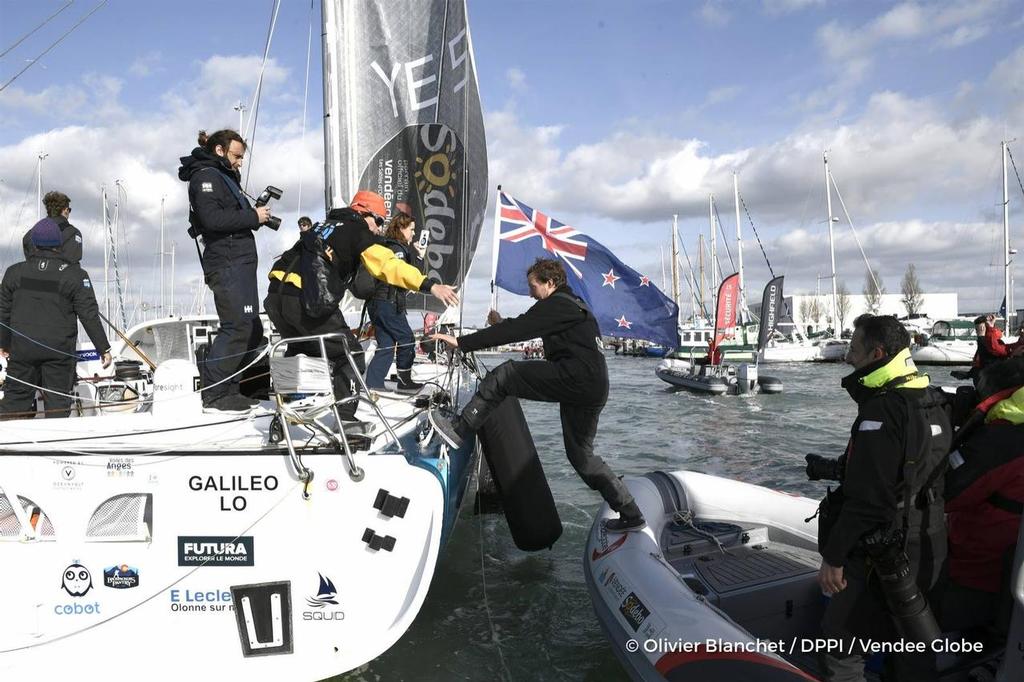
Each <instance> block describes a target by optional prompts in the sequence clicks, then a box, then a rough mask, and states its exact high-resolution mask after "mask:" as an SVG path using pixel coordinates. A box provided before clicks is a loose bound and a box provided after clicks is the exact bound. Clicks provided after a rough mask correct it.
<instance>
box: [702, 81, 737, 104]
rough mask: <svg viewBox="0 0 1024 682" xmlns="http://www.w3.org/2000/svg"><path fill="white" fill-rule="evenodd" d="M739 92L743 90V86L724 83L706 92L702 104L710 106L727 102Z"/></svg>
mask: <svg viewBox="0 0 1024 682" xmlns="http://www.w3.org/2000/svg"><path fill="white" fill-rule="evenodd" d="M741 92H743V88H741V87H739V86H737V85H726V86H723V87H721V88H715V89H714V90H712V91H711V92H709V93H708V95H707V97H705V98H704V106H705V107H711V106H714V105H716V104H721V103H723V102H729V101H731V100H734V99H736V97H737V95H739V94H740V93H741Z"/></svg>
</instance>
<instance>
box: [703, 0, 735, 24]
mask: <svg viewBox="0 0 1024 682" xmlns="http://www.w3.org/2000/svg"><path fill="white" fill-rule="evenodd" d="M697 16H698V17H700V19H701V21H703V22H704V23H705V24H707V25H708V26H725V25H727V24H728V23H729V22H730V21H731V20H732V14H731V13H730V12H729V10H727V9H726V8H725V5H724V3H722V2H721V0H706V1H705V2H704V4H703V5H702V6H701V8H700V10H698V12H697Z"/></svg>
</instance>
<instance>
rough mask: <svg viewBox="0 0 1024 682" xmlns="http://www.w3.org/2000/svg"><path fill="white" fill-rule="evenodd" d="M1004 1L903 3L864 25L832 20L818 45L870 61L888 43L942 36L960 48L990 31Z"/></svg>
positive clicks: (840, 57) (837, 56)
mask: <svg viewBox="0 0 1024 682" xmlns="http://www.w3.org/2000/svg"><path fill="white" fill-rule="evenodd" d="M1003 4H1004V3H1003V2H999V1H994V2H978V1H977V0H956V1H955V2H948V3H928V4H917V3H915V2H904V3H901V4H899V5H896V6H895V7H893V8H891V9H889V10H888V11H886V12H885V13H883V14H881V15H879V16H877V17H875V18H874V19H872V20H871V21H868V22H866V23H865V24H863V25H861V26H849V25H846V24H842V23H840V22H838V21H831V22H829V23H827V24H825V25H824V26H822V27H821V28H819V29H818V32H817V40H818V43H819V45H821V46H822V48H823V49H824V50H825V53H826V54H827V55H828V56H829V57H830V58H831V59H833V60H835V61H837V62H842V61H846V60H869V59H871V58H872V57H874V56H875V54H876V53H877V51H878V50H879V49H881V48H883V47H885V46H886V45H887V44H890V43H899V42H908V41H912V40H915V39H921V38H931V37H935V36H942V35H943V34H945V33H946V32H949V34H948V35H946V36H945V37H944V38H943V39H942V40H940V43H941V44H942V45H943V46H945V47H950V48H954V47H960V46H962V45H966V44H968V43H970V42H973V41H975V40H977V39H979V38H981V37H982V36H984V35H985V34H986V33H987V32H988V30H989V29H988V21H989V20H991V19H992V17H993V16H994V15H995V14H996V12H998V11H999V10H1000V9H1001V7H1002V6H1003Z"/></svg>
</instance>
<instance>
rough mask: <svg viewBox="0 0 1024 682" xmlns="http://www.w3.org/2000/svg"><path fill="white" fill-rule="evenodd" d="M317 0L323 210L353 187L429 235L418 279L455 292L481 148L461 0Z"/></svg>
mask: <svg viewBox="0 0 1024 682" xmlns="http://www.w3.org/2000/svg"><path fill="white" fill-rule="evenodd" d="M388 7H391V5H390V4H387V3H385V4H381V3H372V2H351V1H346V0H324V2H323V24H324V42H323V49H324V146H325V170H326V173H325V179H326V205H327V209H328V210H330V209H331V208H333V207H340V206H346V205H347V204H348V202H349V200H350V199H351V197H352V195H353V194H354V193H355V192H356V191H357V190H360V189H370V190H373V191H375V192H377V193H379V194H380V195H381V196H383V197H384V201H385V204H386V205H387V207H388V214H389V217H390V216H391V215H393V214H394V213H396V212H398V211H404V212H406V213H409V214H410V215H412V216H413V217H414V218H415V219H416V225H417V229H418V230H422V229H426V230H428V234H429V242H428V247H427V255H426V259H425V267H426V270H427V274H428V275H430V276H432V277H436V278H437V279H439V280H441V281H442V282H444V283H445V284H455V285H458V284H459V283H461V282H462V280H463V279H464V278H465V276H466V272H467V270H468V269H469V265H470V261H471V260H472V255H473V252H474V251H475V250H476V245H477V240H478V238H479V236H480V229H481V225H482V223H483V219H484V209H485V208H486V204H487V149H486V146H485V142H484V127H483V116H482V114H481V112H480V93H479V89H478V87H477V78H476V66H475V63H474V59H473V50H472V42H471V40H470V33H469V24H468V21H467V15H466V5H465V1H464V0H409V1H407V2H402V3H401V4H400V9H399V7H398V6H396V7H395V8H394V10H393V11H385V10H386V8H388Z"/></svg>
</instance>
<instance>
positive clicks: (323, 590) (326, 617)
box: [302, 573, 345, 622]
mask: <svg viewBox="0 0 1024 682" xmlns="http://www.w3.org/2000/svg"><path fill="white" fill-rule="evenodd" d="M317 575H318V576H320V584H319V586H318V587H317V591H316V596H313V597H306V603H307V604H309V606H311V607H312V608H314V609H319V610H316V611H303V612H302V620H305V621H321V622H325V621H338V622H340V621H343V620H345V612H344V611H342V610H341V609H328V608H327V606H328V605H331V606H339V604H338V588H336V587H335V586H334V583H333V582H332V581H331V579H330V578H328V577H327V576H325V575H324V574H323V573H317Z"/></svg>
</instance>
